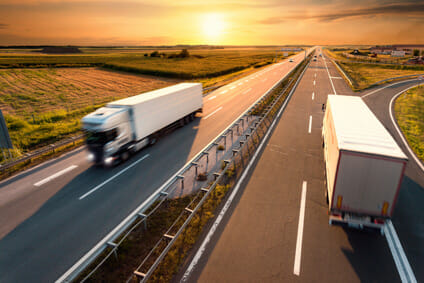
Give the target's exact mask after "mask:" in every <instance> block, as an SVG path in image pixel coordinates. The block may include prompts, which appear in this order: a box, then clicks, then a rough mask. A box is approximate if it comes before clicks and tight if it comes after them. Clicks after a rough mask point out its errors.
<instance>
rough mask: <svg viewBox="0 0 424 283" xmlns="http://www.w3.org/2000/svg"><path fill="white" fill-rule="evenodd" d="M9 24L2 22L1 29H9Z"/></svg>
mask: <svg viewBox="0 0 424 283" xmlns="http://www.w3.org/2000/svg"><path fill="white" fill-rule="evenodd" d="M8 26H9V25H8V24H2V23H0V29H7V27H8Z"/></svg>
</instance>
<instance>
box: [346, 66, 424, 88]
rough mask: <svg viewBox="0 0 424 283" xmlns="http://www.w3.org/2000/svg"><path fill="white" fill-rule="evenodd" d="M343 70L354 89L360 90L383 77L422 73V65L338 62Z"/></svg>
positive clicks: (423, 73) (383, 78) (423, 71)
mask: <svg viewBox="0 0 424 283" xmlns="http://www.w3.org/2000/svg"><path fill="white" fill-rule="evenodd" d="M338 64H339V66H340V67H341V68H342V69H343V71H344V72H345V73H346V74H347V75H348V76H349V77H350V79H351V81H352V84H353V87H354V90H355V91H360V90H363V89H366V88H368V87H370V86H371V85H373V84H375V83H377V82H379V81H381V80H385V79H389V78H394V77H401V76H408V75H416V74H422V75H424V66H397V65H375V64H361V63H343V62H338Z"/></svg>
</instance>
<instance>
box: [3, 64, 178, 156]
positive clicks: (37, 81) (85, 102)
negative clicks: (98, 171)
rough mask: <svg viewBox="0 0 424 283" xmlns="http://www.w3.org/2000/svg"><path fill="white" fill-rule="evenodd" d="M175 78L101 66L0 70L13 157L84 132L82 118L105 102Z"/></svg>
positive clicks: (167, 82) (169, 83)
mask: <svg viewBox="0 0 424 283" xmlns="http://www.w3.org/2000/svg"><path fill="white" fill-rule="evenodd" d="M176 82H177V80H171V79H162V78H153V77H148V76H139V75H132V74H124V73H120V72H110V71H107V70H101V69H97V68H57V69H3V70H0V109H1V110H2V111H3V114H4V116H5V119H6V123H7V125H8V128H9V133H10V135H11V139H12V142H13V144H14V146H15V147H16V150H15V155H20V154H22V153H23V152H26V151H29V150H32V149H35V148H37V147H40V146H44V145H47V144H50V143H53V142H55V141H58V140H60V139H61V138H64V137H66V136H69V135H71V134H73V133H76V132H78V131H80V119H81V118H82V117H83V116H84V115H85V114H87V113H89V112H91V111H93V110H94V109H95V108H97V107H100V106H101V105H103V104H105V103H107V102H109V101H112V100H116V99H119V98H124V97H128V96H132V95H136V94H139V93H142V92H146V91H149V90H152V89H157V88H161V87H165V86H168V85H171V84H174V83H176Z"/></svg>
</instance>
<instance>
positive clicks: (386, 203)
mask: <svg viewBox="0 0 424 283" xmlns="http://www.w3.org/2000/svg"><path fill="white" fill-rule="evenodd" d="M388 209H389V203H388V202H387V201H385V202H384V203H383V209H381V214H383V215H387V210H388Z"/></svg>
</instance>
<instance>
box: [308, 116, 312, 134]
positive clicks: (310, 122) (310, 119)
mask: <svg viewBox="0 0 424 283" xmlns="http://www.w3.org/2000/svg"><path fill="white" fill-rule="evenodd" d="M311 128H312V115H310V116H309V128H308V133H311Z"/></svg>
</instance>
